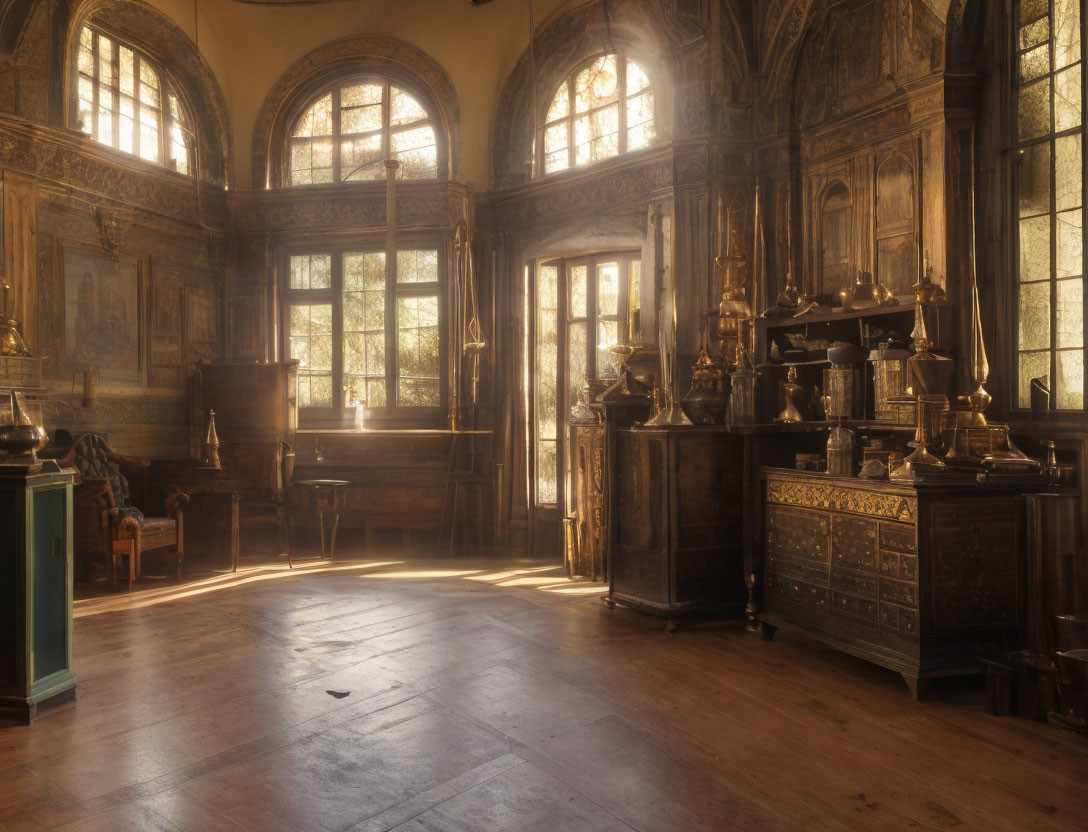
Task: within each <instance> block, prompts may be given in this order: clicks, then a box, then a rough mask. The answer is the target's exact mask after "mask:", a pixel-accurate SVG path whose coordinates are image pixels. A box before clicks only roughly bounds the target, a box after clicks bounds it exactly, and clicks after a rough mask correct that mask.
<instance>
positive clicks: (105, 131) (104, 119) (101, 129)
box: [95, 88, 113, 145]
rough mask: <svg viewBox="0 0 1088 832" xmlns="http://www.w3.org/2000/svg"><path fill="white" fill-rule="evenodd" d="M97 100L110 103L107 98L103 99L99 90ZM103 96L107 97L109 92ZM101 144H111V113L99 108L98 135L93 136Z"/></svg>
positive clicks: (102, 107)
mask: <svg viewBox="0 0 1088 832" xmlns="http://www.w3.org/2000/svg"><path fill="white" fill-rule="evenodd" d="M98 92H99V100H100V101H108V102H112V99H111V98H109V97H106V98H103V97H102V95H103V91H102V90H101V88H100V89H99V91H98ZM105 95H106V96H108V95H109V92H108V91H106V92H105ZM95 138H96V139H98V141H100V142H102V144H108V145H112V144H113V113H112V112H111V111H110V109H109V108H107V107H104V106H101V105H100V106H99V108H98V134H97V135H96V136H95Z"/></svg>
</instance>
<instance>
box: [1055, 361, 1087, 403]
mask: <svg viewBox="0 0 1088 832" xmlns="http://www.w3.org/2000/svg"><path fill="white" fill-rule="evenodd" d="M1057 363H1058V383H1057V384H1056V385H1055V388H1056V389H1055V391H1054V398H1055V406H1056V407H1057V408H1058V409H1059V410H1081V409H1083V408H1084V351H1083V350H1080V349H1077V350H1067V351H1064V352H1059V353H1058V362H1057Z"/></svg>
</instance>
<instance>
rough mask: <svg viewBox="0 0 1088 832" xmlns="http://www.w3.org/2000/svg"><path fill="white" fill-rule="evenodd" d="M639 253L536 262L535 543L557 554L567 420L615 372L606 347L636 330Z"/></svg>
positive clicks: (613, 358) (531, 465) (616, 366)
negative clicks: (581, 398)
mask: <svg viewBox="0 0 1088 832" xmlns="http://www.w3.org/2000/svg"><path fill="white" fill-rule="evenodd" d="M639 257H640V254H639V252H610V253H605V254H593V255H585V256H580V257H572V258H563V259H556V260H545V261H542V262H540V263H538V264H537V267H536V273H535V274H536V278H535V285H534V287H533V288H534V292H533V304H532V306H531V308H532V309H533V310H534V313H533V315H532V319H533V320H532V326H533V334H532V339H533V345H534V350H533V361H532V367H533V379H532V395H531V397H530V403H531V408H532V415H531V418H530V424H531V428H532V430H531V437H532V441H531V452H530V459H529V470H530V472H531V476H530V483H531V486H532V488H531V492H532V494H531V499H532V506H533V509H534V511H533V516H534V523H533V535H532V537H533V548H534V550H535V551H538V552H543V551H553V552H560V551H561V549H560V545H561V534H560V531H561V525H562V522H561V521H562V518H563V516H564V513H565V512H564V509H563V507H564V506H565V505H566V499H567V494H566V490H567V489H566V486H567V480H568V474H567V471H568V466H567V464H566V441H565V437H566V435H567V423H568V419H569V417H570V411H571V408H572V407H574V406H575V405H576V404H577V403H578V400H579V396H580V395H582V394H583V391H587V395H591V394H589V393H588V388H590V387H592V388H593V389H594V390H596V391H599V390H600V389H601V388H603V387H607V386H608V385H609V384H611V382H613V381H615V379H616V378H618V376H619V368H620V362H619V359H618V357H617V356H616V355H615V354H613V352H612V350H611V348H612V347H613V346H615V345H616V344H618V343H625V342H627V341H628V340H629V338H630V335H631V333H632V332H636V333H637V331H638V328H639V321H640V318H641V312H640V309H641V304H640V296H641V293H640V288H641V276H642V269H641V266H642V264H641V261H640V260H639Z"/></svg>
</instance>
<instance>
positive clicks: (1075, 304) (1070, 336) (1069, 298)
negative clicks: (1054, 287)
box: [1055, 277, 1084, 349]
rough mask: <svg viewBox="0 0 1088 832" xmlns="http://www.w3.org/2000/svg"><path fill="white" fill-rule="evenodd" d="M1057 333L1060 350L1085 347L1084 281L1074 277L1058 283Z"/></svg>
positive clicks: (1056, 340) (1057, 343)
mask: <svg viewBox="0 0 1088 832" xmlns="http://www.w3.org/2000/svg"><path fill="white" fill-rule="evenodd" d="M1057 301H1058V306H1057V309H1056V310H1055V312H1056V317H1057V332H1055V344H1056V346H1057V347H1058V349H1068V348H1073V347H1076V348H1080V347H1083V346H1084V280H1083V279H1081V278H1079V277H1074V278H1072V279H1071V280H1059V281H1058V298H1057Z"/></svg>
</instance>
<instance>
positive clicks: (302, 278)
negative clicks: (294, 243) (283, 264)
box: [291, 254, 332, 289]
mask: <svg viewBox="0 0 1088 832" xmlns="http://www.w3.org/2000/svg"><path fill="white" fill-rule="evenodd" d="M330 286H332V257H330V256H329V255H328V254H300V255H295V256H294V257H292V258H291V288H292V289H328V288H329V287H330Z"/></svg>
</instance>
